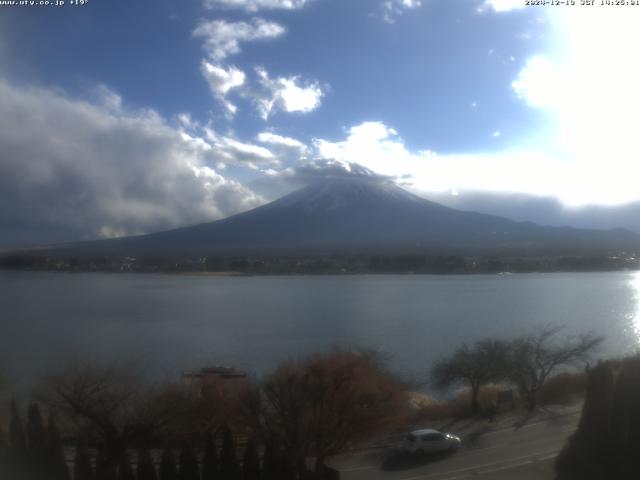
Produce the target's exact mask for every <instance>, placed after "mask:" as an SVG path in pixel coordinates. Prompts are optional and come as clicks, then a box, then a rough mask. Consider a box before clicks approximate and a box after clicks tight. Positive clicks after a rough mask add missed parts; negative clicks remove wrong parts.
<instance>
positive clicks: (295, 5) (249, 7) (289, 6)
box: [204, 0, 311, 12]
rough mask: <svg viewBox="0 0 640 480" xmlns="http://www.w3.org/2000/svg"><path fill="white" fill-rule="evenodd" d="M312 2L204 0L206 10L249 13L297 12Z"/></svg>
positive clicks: (300, 0)
mask: <svg viewBox="0 0 640 480" xmlns="http://www.w3.org/2000/svg"><path fill="white" fill-rule="evenodd" d="M310 1H311V0H204V6H205V7H206V8H212V9H214V8H226V9H234V8H237V9H242V10H245V11H247V12H257V11H258V10H297V9H299V8H302V7H304V6H305V5H306V4H308V3H310Z"/></svg>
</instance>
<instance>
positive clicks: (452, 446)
mask: <svg viewBox="0 0 640 480" xmlns="http://www.w3.org/2000/svg"><path fill="white" fill-rule="evenodd" d="M460 443H462V440H460V437H458V436H456V435H453V434H451V433H443V432H440V431H438V430H434V429H432V428H424V429H421V430H414V431H413V432H411V433H409V434H408V435H407V436H406V437H405V439H404V441H403V442H402V444H401V445H400V447H399V451H400V452H402V453H411V454H416V455H421V454H425V453H440V452H453V451H455V450H457V449H458V447H459V446H460Z"/></svg>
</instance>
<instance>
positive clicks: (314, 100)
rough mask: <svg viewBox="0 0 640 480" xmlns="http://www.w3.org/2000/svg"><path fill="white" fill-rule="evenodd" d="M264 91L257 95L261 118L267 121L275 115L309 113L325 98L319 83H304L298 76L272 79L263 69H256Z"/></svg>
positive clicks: (256, 99)
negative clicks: (281, 113) (281, 112)
mask: <svg viewBox="0 0 640 480" xmlns="http://www.w3.org/2000/svg"><path fill="white" fill-rule="evenodd" d="M256 73H257V74H258V77H259V81H260V84H261V86H262V88H263V91H262V92H260V93H258V94H256V96H255V98H254V100H255V101H256V103H257V106H258V111H259V113H260V116H261V117H262V118H263V119H264V120H267V119H268V118H269V117H270V116H271V115H272V114H273V113H276V112H278V111H283V112H287V113H293V112H299V113H309V112H311V111H313V110H315V109H316V108H318V107H319V106H320V99H321V98H322V96H323V92H322V89H321V88H320V85H319V84H318V83H317V82H310V81H303V80H302V79H301V78H300V77H298V76H292V77H279V78H273V79H272V78H270V77H269V74H268V73H267V71H266V70H265V69H263V68H256Z"/></svg>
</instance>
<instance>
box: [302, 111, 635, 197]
mask: <svg viewBox="0 0 640 480" xmlns="http://www.w3.org/2000/svg"><path fill="white" fill-rule="evenodd" d="M314 148H315V155H316V156H317V157H320V158H328V159H333V160H335V161H338V162H342V163H347V164H359V165H362V166H364V167H366V168H368V169H370V170H372V171H374V172H376V173H378V174H381V175H385V176H390V177H394V178H396V180H397V181H398V182H400V183H402V184H404V185H407V186H408V187H409V188H411V189H413V190H415V191H418V192H450V191H454V190H455V191H493V192H521V193H530V194H534V195H542V196H554V197H556V198H559V199H561V200H563V201H565V202H566V203H569V204H580V203H598V202H602V203H606V202H607V201H609V200H611V198H615V197H616V195H617V194H618V193H619V192H618V191H619V189H620V188H622V189H623V190H624V191H625V193H626V194H628V195H629V198H628V199H632V198H635V199H638V198H640V194H638V192H637V185H636V184H637V182H636V177H635V176H633V175H627V177H626V178H620V177H623V176H624V174H623V172H620V171H616V170H611V169H609V161H608V159H607V158H601V159H600V162H599V163H598V165H597V168H585V164H584V163H583V162H580V161H576V160H572V159H569V160H567V159H566V158H564V157H561V156H554V155H550V154H549V153H547V152H543V151H527V150H523V149H509V150H505V151H503V152H499V153H471V154H446V155H441V154H437V153H435V152H431V151H411V150H409V149H408V148H407V147H406V146H405V144H404V142H403V141H402V138H400V137H399V136H398V135H397V133H396V132H395V130H393V129H392V128H389V127H388V126H386V125H385V124H383V123H381V122H365V123H362V124H360V125H356V126H354V127H351V128H350V129H348V130H347V132H346V138H345V139H344V140H341V141H328V140H324V139H316V140H314ZM587 166H588V165H587ZM627 187H628V188H627ZM631 187H634V188H631Z"/></svg>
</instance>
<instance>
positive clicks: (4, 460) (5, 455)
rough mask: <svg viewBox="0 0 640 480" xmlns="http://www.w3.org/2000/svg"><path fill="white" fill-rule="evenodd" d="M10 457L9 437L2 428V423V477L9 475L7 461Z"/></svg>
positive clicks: (0, 459) (0, 455)
mask: <svg viewBox="0 0 640 480" xmlns="http://www.w3.org/2000/svg"><path fill="white" fill-rule="evenodd" d="M8 459H9V444H8V442H7V437H6V435H5V433H4V430H2V425H0V478H6V477H8V472H7V468H8V465H7V461H8Z"/></svg>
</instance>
